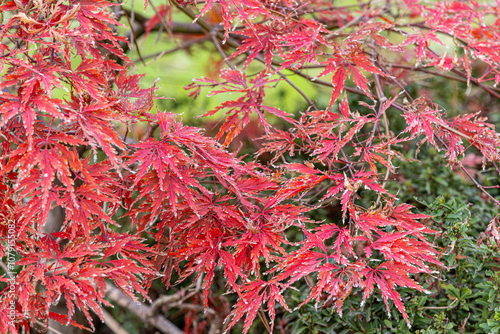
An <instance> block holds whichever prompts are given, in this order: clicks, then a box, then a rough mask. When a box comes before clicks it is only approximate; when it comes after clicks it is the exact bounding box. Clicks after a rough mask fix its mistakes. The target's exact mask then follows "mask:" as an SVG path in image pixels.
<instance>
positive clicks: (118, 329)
mask: <svg viewBox="0 0 500 334" xmlns="http://www.w3.org/2000/svg"><path fill="white" fill-rule="evenodd" d="M101 312H102V316H103V318H104V323H105V324H106V326H108V328H109V329H111V331H112V332H113V333H115V334H129V333H128V332H127V331H126V330H125V328H123V327H122V325H120V323H119V322H118V321H116V319H115V318H113V316H112V315H111V314H110V313H109V312H108V311H106V310H105V309H101Z"/></svg>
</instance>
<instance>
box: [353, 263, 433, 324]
mask: <svg viewBox="0 0 500 334" xmlns="http://www.w3.org/2000/svg"><path fill="white" fill-rule="evenodd" d="M415 272H418V270H416V269H414V268H412V267H410V266H407V265H404V264H398V263H394V262H389V261H388V262H383V263H382V264H380V265H379V266H378V267H376V268H371V267H366V268H364V269H363V270H362V271H361V273H362V274H363V275H364V276H365V277H366V280H365V289H364V294H363V301H362V304H364V303H365V302H366V299H367V298H368V296H370V295H371V294H372V293H373V289H374V287H375V284H376V285H377V286H378V288H379V289H380V292H381V293H382V298H383V299H384V303H385V306H386V308H387V312H388V313H389V314H390V309H389V300H392V302H393V303H394V305H396V307H397V309H398V310H399V312H401V314H402V315H403V318H404V319H405V320H406V323H407V324H408V326H410V325H411V324H410V320H409V318H408V314H407V313H406V311H405V307H404V305H403V302H402V301H401V295H400V294H399V293H398V292H397V291H396V286H398V285H399V286H401V287H407V288H412V289H415V290H417V291H426V290H425V289H424V288H422V287H421V286H420V285H418V283H416V282H415V281H414V280H412V279H411V278H409V277H408V274H409V273H415Z"/></svg>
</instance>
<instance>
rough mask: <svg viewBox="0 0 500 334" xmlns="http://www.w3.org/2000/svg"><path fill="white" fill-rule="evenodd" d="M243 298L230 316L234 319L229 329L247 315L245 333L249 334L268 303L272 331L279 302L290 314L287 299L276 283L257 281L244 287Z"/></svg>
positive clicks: (273, 281)
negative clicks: (276, 306)
mask: <svg viewBox="0 0 500 334" xmlns="http://www.w3.org/2000/svg"><path fill="white" fill-rule="evenodd" d="M242 291H243V292H242V297H241V298H240V299H239V300H238V302H237V303H236V306H235V308H234V310H233V311H232V312H231V314H230V315H229V317H228V319H229V318H230V317H232V320H231V322H230V323H229V325H228V328H231V327H232V326H234V325H235V324H236V323H237V322H238V321H239V320H240V319H241V318H243V316H244V315H245V314H246V318H245V325H244V327H243V333H248V331H249V330H250V326H251V325H252V323H253V320H254V319H255V317H256V316H257V312H258V311H259V310H260V308H261V306H262V304H265V303H267V308H268V312H269V314H270V316H271V331H272V329H273V327H274V319H275V317H276V311H275V309H274V308H275V305H276V302H278V303H279V304H280V305H281V306H283V307H284V308H285V310H287V311H289V312H290V309H289V308H288V306H287V304H286V302H285V299H284V298H283V296H282V287H281V286H280V284H279V283H278V282H277V281H275V280H272V281H269V282H266V281H262V280H256V281H252V282H250V283H247V284H245V285H244V286H243V287H242Z"/></svg>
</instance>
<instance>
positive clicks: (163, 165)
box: [0, 0, 500, 333]
mask: <svg viewBox="0 0 500 334" xmlns="http://www.w3.org/2000/svg"><path fill="white" fill-rule="evenodd" d="M151 5H153V4H151ZM113 6H117V4H115V3H111V2H107V1H102V0H92V1H86V0H69V1H54V0H14V1H3V2H2V4H1V5H0V73H2V77H1V81H0V129H1V132H0V152H1V154H0V203H1V204H0V233H1V234H0V237H1V238H2V240H3V241H5V242H2V243H1V246H0V256H1V257H3V258H4V259H6V258H7V257H8V256H9V255H10V254H11V253H15V256H16V259H17V261H16V267H15V270H14V271H15V285H14V286H15V287H14V289H15V293H13V294H12V293H9V291H10V290H9V289H10V288H9V287H7V288H6V289H5V290H4V292H3V294H2V297H1V298H0V301H1V306H0V328H3V329H7V330H8V331H10V332H12V333H17V332H20V331H21V328H23V327H24V328H29V327H30V326H34V325H35V324H37V323H39V324H40V323H41V324H42V325H46V324H47V321H48V319H49V318H50V319H54V320H57V321H60V322H61V323H64V324H72V325H75V326H82V324H78V323H76V322H74V321H72V320H71V318H72V315H73V314H74V312H75V309H76V308H78V309H80V310H82V311H83V312H84V313H85V315H86V316H87V318H88V321H89V323H90V326H92V316H91V314H90V311H93V312H95V313H96V314H97V315H99V316H100V317H101V318H102V313H101V309H102V307H103V305H108V304H109V303H108V302H107V301H106V299H105V291H106V284H107V282H108V284H109V283H111V284H114V285H115V286H117V287H118V288H120V289H121V290H122V291H123V292H124V293H126V294H127V295H128V296H129V297H131V298H136V293H139V294H141V295H143V296H145V297H146V298H148V297H147V290H148V288H149V286H150V284H151V282H152V281H153V280H154V279H157V278H158V277H159V276H162V277H161V279H162V280H163V282H165V284H166V285H167V287H168V286H169V285H170V284H171V283H178V282H182V281H183V280H186V279H188V278H189V279H191V278H194V279H199V280H201V282H202V284H201V287H202V289H203V291H204V292H203V294H204V301H205V307H207V303H208V299H209V295H210V289H211V285H212V283H213V280H214V276H215V275H223V276H224V279H225V281H226V282H227V286H226V287H227V291H228V292H231V293H234V294H235V295H236V296H237V302H236V304H235V305H234V308H233V310H232V313H231V314H230V315H229V317H228V319H227V320H228V321H227V322H226V323H225V329H226V330H228V329H229V328H231V327H232V326H234V325H236V324H237V323H238V322H239V321H240V320H241V319H244V332H247V331H248V330H249V328H250V326H251V324H252V323H253V321H254V319H255V318H256V317H257V315H258V314H259V316H261V317H265V315H264V311H267V314H268V315H267V316H269V317H270V320H271V322H270V323H271V324H270V327H269V330H270V331H272V330H273V326H274V320H275V316H276V313H275V312H276V311H275V309H276V307H277V306H278V304H280V305H281V307H283V308H284V309H286V310H290V309H291V308H295V307H297V306H299V307H300V306H302V305H304V304H306V303H308V302H309V301H312V300H314V301H316V302H317V303H322V304H329V305H331V307H333V308H334V309H335V310H336V311H337V312H338V313H340V314H341V313H342V310H343V308H342V306H343V302H344V300H345V299H346V298H348V297H349V295H350V294H351V293H353V292H356V293H358V292H361V293H362V294H363V302H365V301H366V300H367V299H368V298H369V297H370V296H371V295H372V294H378V295H381V297H382V298H383V300H384V302H385V305H386V307H387V309H388V310H389V306H390V303H393V304H394V305H395V307H396V308H397V309H398V310H399V312H401V314H402V315H403V317H404V318H405V319H406V320H407V322H408V325H411V323H410V321H409V320H408V317H407V314H406V312H405V307H404V305H403V303H402V301H401V296H400V294H399V293H398V289H397V287H407V288H411V289H415V290H418V291H422V292H425V289H424V288H423V287H422V286H421V285H420V284H419V283H417V281H415V280H414V279H413V278H412V275H413V274H424V275H426V274H428V275H432V273H433V271H435V270H436V268H440V267H442V266H443V264H442V263H441V262H440V253H439V251H438V250H437V249H436V248H435V247H434V246H433V243H432V236H433V235H435V234H436V231H435V230H434V229H433V228H432V225H430V224H427V223H428V222H429V219H428V218H429V217H428V216H426V215H423V214H418V213H416V212H415V210H413V207H412V206H411V205H409V204H406V203H400V202H398V200H397V198H396V195H397V194H395V193H391V192H389V191H388V190H387V189H386V188H387V187H386V186H387V180H388V178H389V176H390V175H393V174H395V173H397V170H396V169H395V168H394V165H393V163H394V162H396V161H399V160H402V159H405V158H404V154H403V152H402V151H401V150H402V147H404V145H406V144H408V143H410V144H411V143H418V145H423V144H428V145H432V146H434V147H435V148H436V149H437V150H439V151H440V152H442V153H443V155H444V156H445V157H446V158H447V160H448V162H449V164H450V165H451V166H455V167H456V166H458V167H459V168H462V167H463V166H462V162H461V158H462V157H463V156H464V154H465V153H466V152H467V151H468V150H471V149H472V150H477V152H480V153H481V155H482V163H483V166H487V165H488V166H493V167H494V168H496V170H497V171H499V169H498V167H497V162H498V160H499V147H500V136H499V134H498V133H496V132H495V129H494V127H493V126H492V125H491V124H489V123H488V121H487V119H486V118H485V117H481V115H479V114H467V113H466V114H464V115H459V116H456V117H453V118H451V117H448V116H447V114H446V112H445V110H443V108H441V107H440V106H439V105H437V104H436V103H435V102H434V101H432V100H431V99H430V98H429V97H427V96H412V94H410V93H409V92H408V91H407V90H406V89H405V87H406V82H405V79H406V77H407V76H408V75H409V74H411V73H414V72H425V73H428V74H430V75H435V76H445V77H446V76H447V77H449V78H451V79H453V80H458V81H462V82H466V83H467V84H468V85H475V86H478V87H480V88H482V89H484V90H485V91H486V92H488V93H489V94H490V95H491V96H492V97H494V98H499V97H500V91H499V90H498V89H497V88H496V87H495V85H496V84H498V83H499V82H500V67H499V62H500V55H499V54H500V20H499V19H498V17H499V16H500V4H498V3H497V6H493V5H483V4H479V3H477V2H475V1H470V2H435V3H433V4H431V5H425V4H421V3H419V1H413V0H403V1H379V2H373V4H371V2H366V3H364V2H360V4H357V5H336V2H334V3H333V4H332V3H331V2H329V1H323V0H311V1H303V2H302V1H292V0H283V1H272V0H228V1H226V0H224V1H223V0H219V1H218V2H214V1H211V0H210V1H201V2H195V1H191V0H187V1H176V0H173V1H172V2H171V3H170V5H169V6H163V7H161V8H159V9H160V12H161V13H164V14H165V13H166V14H167V15H166V16H165V15H163V16H160V17H155V18H153V19H152V20H151V22H150V24H149V25H148V27H149V29H152V28H153V27H154V26H155V25H163V26H165V27H166V28H168V25H169V24H171V23H172V16H171V15H172V12H174V11H177V12H182V13H183V14H185V15H187V16H189V17H190V18H191V19H193V20H195V23H194V24H197V25H198V26H199V28H200V29H201V31H202V32H204V33H205V34H206V36H209V38H210V39H211V40H212V41H213V44H214V46H215V48H216V49H217V50H218V52H220V54H221V56H222V58H223V59H224V60H225V62H226V65H225V68H223V69H221V73H220V80H213V79H208V78H200V79H197V80H196V81H194V82H193V84H192V85H190V86H189V87H187V88H188V89H189V90H190V92H191V95H193V96H197V94H199V93H200V91H201V90H204V89H206V88H205V87H210V89H211V91H210V94H211V95H217V94H224V95H226V96H227V97H228V100H227V101H226V102H224V103H222V104H221V105H220V106H219V107H217V108H215V109H214V110H210V111H202V112H205V115H207V116H208V115H213V114H215V113H217V112H219V111H224V112H225V114H224V116H223V122H222V125H221V127H220V131H219V133H218V134H217V135H216V137H215V138H210V137H207V136H205V135H204V134H203V132H201V130H200V129H198V128H194V127H189V126H185V125H183V124H182V123H181V122H180V121H179V120H178V118H177V117H176V115H175V114H170V113H167V112H163V111H158V112H150V111H151V109H152V108H153V105H154V100H155V98H156V96H155V87H153V88H148V89H143V88H141V87H140V86H139V81H140V78H141V76H139V75H132V74H130V65H131V61H130V59H129V58H128V57H127V55H126V54H125V53H124V52H123V47H124V46H127V47H130V46H131V45H130V44H128V45H127V43H128V40H127V39H126V38H125V37H122V36H119V35H118V34H117V33H116V31H117V29H116V28H117V27H119V26H121V25H120V23H119V22H117V20H116V17H115V15H114V14H113V11H111V10H110V7H113ZM145 6H148V3H147V1H146V3H145ZM155 10H156V8H155ZM214 10H217V11H219V12H220V17H221V22H222V24H221V25H218V24H214V23H212V22H209V21H208V20H206V19H205V17H206V16H207V13H208V12H210V11H214ZM115 12H116V11H115ZM166 30H167V29H165V31H166ZM444 47H446V48H448V51H443V50H444V49H445V48H444ZM478 63H481V64H484V66H483V68H485V70H484V71H483V73H480V74H479V75H475V76H474V75H473V72H474V71H473V69H474V65H475V64H478ZM256 68H257V69H259V70H258V72H257V73H255V69H256ZM310 73H315V74H314V75H312V74H310ZM290 74H293V75H295V76H301V77H303V78H304V79H306V80H309V81H310V82H311V83H313V84H316V85H321V86H326V87H330V89H331V97H330V99H329V103H328V105H325V106H323V107H318V106H317V103H315V101H312V100H311V99H310V98H309V97H308V96H307V94H305V93H304V92H303V91H302V90H301V89H300V88H299V87H297V86H296V85H295V84H294V83H293V82H292V81H291V80H290V78H289V77H288V76H289V75H290ZM451 79H450V80H451ZM280 81H282V82H283V83H286V84H290V85H291V86H292V87H293V88H294V89H295V90H296V92H297V94H299V95H300V96H302V97H303V98H304V99H305V101H306V102H307V104H308V108H307V109H306V110H303V112H302V113H301V114H300V115H298V114H296V113H295V111H294V110H280V109H279V108H277V107H274V106H271V105H268V104H267V103H266V100H265V94H266V92H268V91H269V90H272V89H273V88H274V87H275V84H276V83H277V82H280ZM231 93H232V94H231ZM357 95H358V96H362V97H363V101H365V102H360V103H359V106H356V107H353V104H352V103H350V100H351V98H352V97H353V96H357ZM391 110H393V111H395V112H397V113H399V114H400V117H402V120H404V121H405V122H406V123H405V124H406V125H405V127H406V128H405V129H404V130H403V131H399V132H393V130H392V128H391V124H390V122H389V120H388V117H387V112H388V111H391ZM294 113H295V114H294ZM252 117H255V118H256V119H257V120H258V122H259V123H260V124H261V125H262V127H263V129H264V131H265V134H264V136H263V137H262V138H259V139H257V138H256V139H255V140H260V141H261V142H262V146H261V149H260V150H259V152H257V153H258V156H259V155H263V154H268V155H270V156H271V159H270V163H268V164H262V163H261V162H259V161H262V160H259V159H258V157H257V158H256V159H255V160H253V161H249V160H248V157H246V158H245V159H243V158H242V157H239V156H238V154H237V153H230V152H228V150H227V147H228V145H229V144H230V143H231V142H232V141H233V139H234V138H235V137H236V136H238V135H239V134H240V133H241V132H242V130H243V129H244V128H245V126H247V125H248V124H249V122H250V121H251V119H252ZM270 119H281V120H282V121H283V122H284V124H286V131H285V130H284V128H283V127H282V128H280V127H275V126H273V124H274V123H273V122H271V121H270ZM144 122H146V123H148V124H149V129H151V131H149V132H148V133H147V134H146V135H145V136H143V137H142V138H138V139H137V140H135V139H130V138H127V135H125V136H123V135H120V134H119V133H118V132H117V131H116V126H117V124H124V125H127V126H130V125H131V124H134V123H144ZM155 130H158V131H157V132H159V136H156V137H155V136H154V135H153V133H154V131H155ZM463 170H464V172H465V173H467V175H469V176H470V177H471V178H472V180H473V182H474V183H475V184H476V185H477V187H479V188H480V189H481V190H482V191H483V192H484V197H485V200H487V201H490V203H492V204H494V205H498V204H499V202H498V201H497V200H496V199H495V198H494V196H492V195H491V193H490V189H487V188H485V187H483V186H482V185H481V183H480V182H479V181H478V180H476V179H473V176H472V175H471V174H470V173H469V172H468V171H467V169H465V168H463ZM363 198H365V199H366V198H370V199H372V200H371V202H370V205H366V202H367V201H366V200H363ZM335 202H338V203H340V205H341V209H342V215H341V217H340V218H339V221H314V220H313V219H312V218H311V217H312V216H311V213H313V212H314V211H315V210H316V209H318V208H320V207H324V206H327V205H331V204H332V203H335ZM57 207H59V209H63V211H64V222H63V224H62V226H60V227H58V228H57V229H50V228H49V227H48V226H46V225H47V221H48V220H49V216H50V215H51V212H52V211H51V210H54V208H57ZM123 212H126V214H125V218H127V219H128V221H129V223H130V224H131V226H133V228H131V229H130V230H129V231H126V232H119V229H117V226H118V223H117V220H116V218H117V215H118V213H123ZM120 221H123V219H122V220H120ZM424 222H425V223H426V224H424ZM495 224H496V223H495V221H493V222H492V225H491V228H490V229H489V233H494V231H497V229H496V227H495ZM12 225H14V226H15V240H16V241H15V246H12V245H11V246H12V247H11V246H9V244H8V243H7V240H8V238H9V236H11V235H12V231H11V232H9V226H12ZM290 231H293V233H294V234H297V233H300V235H302V237H301V238H300V240H294V241H293V242H292V241H291V240H290V238H289V234H290V233H289V232H290ZM493 236H494V237H496V238H498V239H499V240H500V236H499V235H498V233H496V234H495V235H493ZM151 237H152V238H151ZM151 240H154V242H153V243H152V242H151ZM4 269H5V268H4ZM172 277H176V279H175V281H173V279H172ZM429 277H432V276H429ZM158 279H160V278H158ZM1 280H2V281H4V282H6V283H8V282H9V277H8V276H7V275H4V276H3V277H2V278H1ZM304 280H306V281H307V283H308V284H309V285H310V291H309V294H308V297H307V298H306V299H305V300H303V301H302V303H301V304H300V305H289V301H287V300H286V299H285V297H284V295H285V292H286V291H288V290H289V289H293V288H294V286H296V285H297V284H298V283H299V281H304ZM61 298H62V299H63V300H64V302H65V303H66V307H67V309H68V315H62V314H58V313H55V312H52V311H51V310H50V307H51V305H53V304H56V303H58V302H59V301H60V300H61ZM9 305H14V306H15V307H14V309H15V311H14V312H15V317H14V318H15V320H14V321H12V317H10V316H9V315H11V313H12V308H9ZM9 312H10V313H9Z"/></svg>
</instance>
